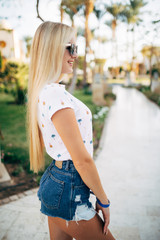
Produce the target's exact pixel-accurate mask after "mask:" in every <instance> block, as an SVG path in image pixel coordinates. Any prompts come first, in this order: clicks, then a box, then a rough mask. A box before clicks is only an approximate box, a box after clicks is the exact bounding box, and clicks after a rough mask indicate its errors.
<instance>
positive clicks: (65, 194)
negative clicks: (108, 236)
mask: <svg viewBox="0 0 160 240" xmlns="http://www.w3.org/2000/svg"><path fill="white" fill-rule="evenodd" d="M37 195H38V198H39V200H40V201H41V209H40V211H41V212H42V213H43V214H45V215H47V216H51V217H59V218H63V219H65V220H67V221H80V220H90V219H91V218H93V217H94V216H95V214H96V211H95V210H94V208H93V206H92V203H91V202H90V201H89V197H90V189H89V188H88V187H87V186H86V184H85V183H84V182H83V180H82V178H81V177H80V175H79V173H78V172H77V170H76V169H75V167H74V164H73V162H72V160H65V161H63V164H62V168H61V169H59V168H58V167H57V166H55V160H53V161H52V163H51V164H50V166H49V167H48V168H47V169H46V170H45V172H44V173H43V175H42V177H41V180H40V186H39V190H38V193H37Z"/></svg>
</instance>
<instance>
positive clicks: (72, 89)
mask: <svg viewBox="0 0 160 240" xmlns="http://www.w3.org/2000/svg"><path fill="white" fill-rule="evenodd" d="M77 66H78V59H76V60H75V62H74V68H73V77H72V80H71V85H70V87H69V90H68V91H69V92H70V93H71V94H73V93H74V90H75V86H76V81H77Z"/></svg>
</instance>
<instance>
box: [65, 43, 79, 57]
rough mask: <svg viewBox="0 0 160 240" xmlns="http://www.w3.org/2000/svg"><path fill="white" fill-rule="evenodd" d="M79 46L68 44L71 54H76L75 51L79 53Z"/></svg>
mask: <svg viewBox="0 0 160 240" xmlns="http://www.w3.org/2000/svg"><path fill="white" fill-rule="evenodd" d="M77 48H78V46H76V45H74V44H72V45H71V46H68V47H67V49H68V51H69V53H70V54H71V55H74V53H77Z"/></svg>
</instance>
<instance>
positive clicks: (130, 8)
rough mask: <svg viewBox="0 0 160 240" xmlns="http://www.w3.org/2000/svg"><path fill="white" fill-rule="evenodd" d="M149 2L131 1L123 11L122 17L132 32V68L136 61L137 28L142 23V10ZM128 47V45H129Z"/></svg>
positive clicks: (141, 0)
mask: <svg viewBox="0 0 160 240" xmlns="http://www.w3.org/2000/svg"><path fill="white" fill-rule="evenodd" d="M146 4H147V2H144V0H129V4H127V5H126V6H125V9H124V10H123V11H122V13H121V14H122V15H123V16H124V17H125V20H126V22H127V24H128V31H129V27H130V26H131V31H132V67H133V61H134V59H135V49H134V48H135V26H136V25H139V24H140V23H141V22H142V19H141V18H140V17H139V16H140V10H141V8H142V7H144V6H145V5H146ZM127 45H128V44H127Z"/></svg>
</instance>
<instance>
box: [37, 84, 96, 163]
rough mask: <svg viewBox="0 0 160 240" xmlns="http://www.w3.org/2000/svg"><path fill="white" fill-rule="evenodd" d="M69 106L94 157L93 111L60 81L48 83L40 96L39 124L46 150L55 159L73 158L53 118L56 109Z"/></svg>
mask: <svg viewBox="0 0 160 240" xmlns="http://www.w3.org/2000/svg"><path fill="white" fill-rule="evenodd" d="M68 107H69V108H72V109H73V110H74V113H75V116H76V119H77V123H78V126H79V129H80V133H81V136H82V139H83V142H84V145H85V147H86V149H87V151H88V152H89V154H90V155H91V157H93V140H92V113H91V111H90V109H89V108H88V107H87V106H86V105H85V104H84V103H83V102H81V101H80V100H79V99H77V98H76V97H74V96H73V95H72V94H70V93H69V92H68V91H66V89H65V85H64V84H59V83H51V84H46V85H45V86H44V87H43V89H42V90H41V92H40V94H39V98H38V112H37V113H38V125H39V127H40V130H41V132H42V136H43V141H44V144H45V148H46V152H47V153H48V155H50V156H51V157H52V158H53V159H55V160H59V161H64V160H68V159H71V160H72V158H71V156H70V154H69V152H68V150H67V148H66V146H65V145H64V143H63V141H62V139H61V137H60V136H59V134H58V132H57V130H56V128H55V126H54V124H53V122H52V120H51V117H52V115H53V114H54V113H55V112H56V111H58V110H60V109H63V108H68ZM64 124H65V119H64Z"/></svg>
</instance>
